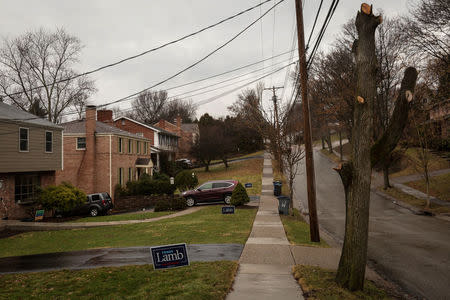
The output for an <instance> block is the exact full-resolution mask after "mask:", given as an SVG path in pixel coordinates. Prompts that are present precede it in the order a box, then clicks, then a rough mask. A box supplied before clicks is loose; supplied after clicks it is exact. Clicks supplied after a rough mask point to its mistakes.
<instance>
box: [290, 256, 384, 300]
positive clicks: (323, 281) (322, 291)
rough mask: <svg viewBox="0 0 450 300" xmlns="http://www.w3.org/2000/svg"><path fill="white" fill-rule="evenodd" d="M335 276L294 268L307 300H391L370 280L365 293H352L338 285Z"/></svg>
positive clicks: (315, 268)
mask: <svg viewBox="0 0 450 300" xmlns="http://www.w3.org/2000/svg"><path fill="white" fill-rule="evenodd" d="M335 276H336V272H335V271H331V270H325V269H321V268H319V267H311V266H303V265H297V266H295V267H294V277H295V279H297V280H298V282H299V283H300V285H301V287H302V290H303V293H304V294H306V295H307V299H336V300H338V299H348V300H353V299H373V300H375V299H391V297H389V295H388V294H387V293H386V292H385V291H384V290H382V289H380V288H378V287H376V286H375V284H374V283H373V282H371V281H369V280H366V281H365V284H364V290H363V291H358V292H350V291H348V290H346V289H343V288H341V287H339V286H338V285H337V284H336V282H335V281H334V278H335Z"/></svg>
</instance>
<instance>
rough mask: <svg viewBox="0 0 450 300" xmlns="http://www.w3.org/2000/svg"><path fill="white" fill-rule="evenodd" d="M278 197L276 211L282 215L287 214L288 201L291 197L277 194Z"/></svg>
mask: <svg viewBox="0 0 450 300" xmlns="http://www.w3.org/2000/svg"><path fill="white" fill-rule="evenodd" d="M277 198H278V213H279V214H282V215H288V214H289V202H291V199H290V198H289V197H286V196H279V197H277Z"/></svg>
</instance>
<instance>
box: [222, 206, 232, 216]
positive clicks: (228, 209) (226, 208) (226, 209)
mask: <svg viewBox="0 0 450 300" xmlns="http://www.w3.org/2000/svg"><path fill="white" fill-rule="evenodd" d="M222 214H223V215H226V214H234V206H222Z"/></svg>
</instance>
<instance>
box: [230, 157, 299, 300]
mask: <svg viewBox="0 0 450 300" xmlns="http://www.w3.org/2000/svg"><path fill="white" fill-rule="evenodd" d="M261 194H262V195H261V199H260V205H259V209H258V213H257V214H256V218H255V221H254V223H253V229H252V232H251V234H250V237H249V238H248V240H247V243H246V244H245V247H244V251H243V252H242V255H241V258H240V260H239V263H240V266H239V271H238V273H237V276H236V278H235V282H234V285H233V291H232V292H231V293H230V294H229V295H228V297H227V299H230V300H232V299H259V300H260V299H277V298H278V299H304V298H303V296H302V295H303V293H302V290H301V289H300V286H299V285H298V284H297V282H296V280H295V279H294V277H293V275H292V266H294V265H295V261H294V257H293V255H292V253H291V249H290V247H291V246H290V244H289V241H288V240H287V238H286V234H285V232H284V228H283V224H282V223H281V220H280V216H279V215H278V200H277V199H276V198H275V197H273V196H272V195H273V175H272V164H271V160H270V156H269V154H267V153H265V154H264V168H263V178H262V193H261Z"/></svg>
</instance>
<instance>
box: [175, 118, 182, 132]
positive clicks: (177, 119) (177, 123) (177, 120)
mask: <svg viewBox="0 0 450 300" xmlns="http://www.w3.org/2000/svg"><path fill="white" fill-rule="evenodd" d="M175 124H176V125H177V127H178V129H180V128H181V116H180V115H177V118H176V119H175Z"/></svg>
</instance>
